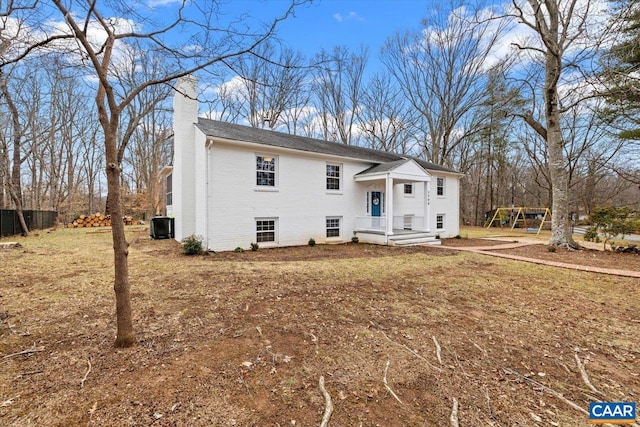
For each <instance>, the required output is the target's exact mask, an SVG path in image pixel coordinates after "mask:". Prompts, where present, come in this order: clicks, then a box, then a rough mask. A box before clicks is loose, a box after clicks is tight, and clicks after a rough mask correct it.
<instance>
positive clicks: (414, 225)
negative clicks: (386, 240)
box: [393, 215, 424, 231]
mask: <svg viewBox="0 0 640 427" xmlns="http://www.w3.org/2000/svg"><path fill="white" fill-rule="evenodd" d="M393 228H394V230H418V231H422V230H424V217H422V216H415V215H403V216H394V217H393Z"/></svg>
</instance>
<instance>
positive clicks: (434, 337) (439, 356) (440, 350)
mask: <svg viewBox="0 0 640 427" xmlns="http://www.w3.org/2000/svg"><path fill="white" fill-rule="evenodd" d="M432 338H433V343H434V344H435V345H436V357H437V358H438V362H440V364H441V365H442V364H443V363H442V349H441V348H440V344H438V340H437V339H436V336H435V335H433V336H432Z"/></svg>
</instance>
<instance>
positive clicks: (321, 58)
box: [313, 46, 368, 144]
mask: <svg viewBox="0 0 640 427" xmlns="http://www.w3.org/2000/svg"><path fill="white" fill-rule="evenodd" d="M367 59H368V52H367V49H366V48H364V47H361V48H360V51H359V52H357V53H350V52H349V51H348V50H347V48H345V47H339V46H338V47H335V48H334V49H333V51H332V52H331V53H329V52H326V51H324V50H323V51H322V52H320V53H319V54H318V55H317V56H316V59H315V62H316V64H318V65H317V67H316V73H315V79H314V83H315V84H314V89H313V90H314V92H315V102H316V109H317V112H318V116H317V117H318V119H319V122H320V123H321V132H322V138H323V139H325V140H328V141H339V142H342V143H343V144H353V143H354V142H355V141H354V140H355V139H356V138H357V135H354V131H355V130H356V111H357V110H358V108H359V107H360V101H361V94H362V85H363V76H364V69H365V66H366V64H367Z"/></svg>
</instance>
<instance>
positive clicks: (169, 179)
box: [166, 174, 173, 206]
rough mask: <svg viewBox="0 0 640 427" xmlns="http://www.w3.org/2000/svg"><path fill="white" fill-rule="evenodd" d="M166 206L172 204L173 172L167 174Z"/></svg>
mask: <svg viewBox="0 0 640 427" xmlns="http://www.w3.org/2000/svg"><path fill="white" fill-rule="evenodd" d="M166 193H167V206H171V205H173V174H169V175H167V190H166Z"/></svg>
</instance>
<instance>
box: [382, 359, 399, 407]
mask: <svg viewBox="0 0 640 427" xmlns="http://www.w3.org/2000/svg"><path fill="white" fill-rule="evenodd" d="M390 363H391V361H390V360H387V366H385V368H384V377H383V378H382V382H384V386H385V387H386V389H387V390H388V391H389V393H391V395H392V396H393V397H394V398H395V399H396V400H397V401H398V402H400V404H401V405H404V403H402V400H400V398H399V397H398V395H397V394H395V393H394V391H393V390H391V387H389V384H388V383H387V371H388V370H389V364H390Z"/></svg>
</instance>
